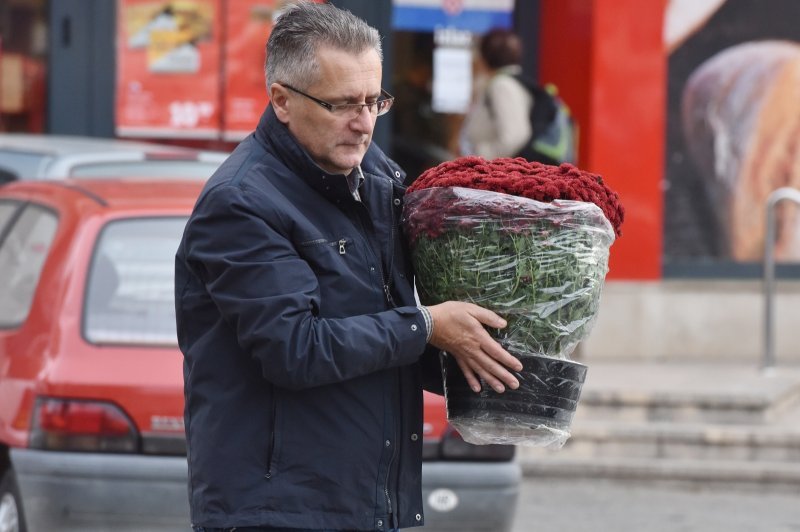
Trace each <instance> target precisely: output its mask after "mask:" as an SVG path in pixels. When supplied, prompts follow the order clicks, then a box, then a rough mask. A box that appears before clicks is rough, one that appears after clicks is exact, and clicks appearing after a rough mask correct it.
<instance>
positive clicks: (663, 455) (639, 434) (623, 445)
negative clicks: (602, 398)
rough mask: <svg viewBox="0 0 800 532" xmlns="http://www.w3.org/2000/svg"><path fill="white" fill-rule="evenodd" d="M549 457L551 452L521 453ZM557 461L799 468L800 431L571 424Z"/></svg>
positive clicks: (788, 425)
mask: <svg viewBox="0 0 800 532" xmlns="http://www.w3.org/2000/svg"><path fill="white" fill-rule="evenodd" d="M520 453H521V454H523V455H525V456H528V457H530V458H533V457H537V456H538V457H549V456H551V455H552V453H553V451H551V450H549V449H541V448H529V447H528V448H520ZM556 453H557V455H558V456H559V457H571V458H585V459H591V458H636V459H651V460H652V459H658V460H662V459H666V460H672V459H676V460H703V461H705V460H722V461H734V460H735V461H741V462H753V461H763V462H793V463H794V462H797V463H800V425H798V424H797V423H796V422H794V420H793V419H791V420H790V419H787V420H786V422H785V423H783V422H778V423H772V424H769V425H720V424H718V425H710V424H688V423H670V422H650V423H627V422H611V423H607V422H592V421H582V422H577V423H573V425H572V435H571V437H570V439H569V440H567V442H566V444H565V445H564V447H563V448H561V449H560V450H558V451H556Z"/></svg>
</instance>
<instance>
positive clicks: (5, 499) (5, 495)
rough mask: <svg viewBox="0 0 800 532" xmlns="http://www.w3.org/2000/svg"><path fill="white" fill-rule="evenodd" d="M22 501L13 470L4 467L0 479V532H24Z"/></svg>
mask: <svg viewBox="0 0 800 532" xmlns="http://www.w3.org/2000/svg"><path fill="white" fill-rule="evenodd" d="M26 530H27V529H26V528H25V519H24V517H23V514H22V499H21V498H20V496H19V486H18V485H17V479H16V477H15V476H14V470H13V469H11V467H10V466H9V467H6V468H5V471H3V476H2V478H0V532H26Z"/></svg>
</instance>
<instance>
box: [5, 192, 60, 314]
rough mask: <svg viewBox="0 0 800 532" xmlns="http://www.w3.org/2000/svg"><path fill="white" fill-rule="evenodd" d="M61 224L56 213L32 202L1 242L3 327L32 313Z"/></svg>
mask: <svg viewBox="0 0 800 532" xmlns="http://www.w3.org/2000/svg"><path fill="white" fill-rule="evenodd" d="M6 215H7V214H6ZM3 216H4V214H3V211H2V207H0V219H2V217H3ZM57 226H58V218H57V217H56V215H55V213H53V212H52V211H50V210H48V209H45V208H44V207H41V206H38V205H28V206H27V207H25V210H24V211H22V214H21V215H20V216H19V217H18V218H16V220H15V221H14V222H13V225H12V226H11V228H10V230H9V231H8V232H7V233H5V237H4V238H3V240H2V242H0V286H2V289H0V328H12V327H17V326H19V325H21V324H22V323H23V322H24V321H25V318H27V317H28V312H30V307H31V303H32V301H33V294H34V292H35V291H36V285H37V283H38V282H39V276H40V275H41V273H42V267H43V266H44V261H45V259H46V258H47V253H48V251H49V250H50V245H51V244H52V243H53V237H54V236H55V234H56V227H57Z"/></svg>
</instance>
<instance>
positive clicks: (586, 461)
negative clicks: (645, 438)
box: [520, 453, 800, 493]
mask: <svg viewBox="0 0 800 532" xmlns="http://www.w3.org/2000/svg"><path fill="white" fill-rule="evenodd" d="M520 464H521V466H522V472H523V475H524V476H526V477H533V478H542V479H547V478H602V479H614V480H630V481H635V482H641V483H643V484H652V483H670V484H674V483H678V484H687V485H689V486H690V487H692V488H700V487H708V486H714V485H719V486H724V487H725V488H726V489H733V488H741V489H756V490H759V491H764V492H775V491H789V492H792V493H798V492H800V464H797V463H787V462H743V461H741V460H728V461H725V460H674V459H669V460H667V459H665V460H651V459H647V458H608V457H606V458H576V457H569V456H562V455H559V454H552V455H550V456H547V457H542V456H536V457H531V456H529V455H527V454H526V453H520Z"/></svg>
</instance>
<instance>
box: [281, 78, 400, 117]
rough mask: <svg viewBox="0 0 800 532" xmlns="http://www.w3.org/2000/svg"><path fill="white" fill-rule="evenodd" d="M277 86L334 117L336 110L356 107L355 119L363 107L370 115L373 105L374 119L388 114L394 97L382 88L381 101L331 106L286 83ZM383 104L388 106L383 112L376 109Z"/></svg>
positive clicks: (331, 104)
mask: <svg viewBox="0 0 800 532" xmlns="http://www.w3.org/2000/svg"><path fill="white" fill-rule="evenodd" d="M279 85H281V86H282V87H286V88H287V89H289V90H290V91H292V92H296V93H297V94H299V95H300V96H305V97H306V98H308V99H309V100H311V101H312V102H314V103H316V104H317V105H319V106H320V107H322V108H324V109H325V110H327V111H328V112H329V113H332V114H334V115H335V114H336V110H337V109H353V110H355V108H356V107H360V109H359V110H358V113H354V114H353V118H356V117H357V116H359V115H361V111H362V110H363V109H364V107H366V108H367V111H369V113H370V114H372V111H370V110H369V108H370V107H371V106H373V105H374V106H375V111H376V113H375V117H379V116H383V115H385V114H386V113H388V112H389V110H390V109H391V108H392V104H394V96H392V95H391V94H389V93H388V92H386V91H385V90H384V89H383V88H381V96H383V99H382V100H381V99H378V100H375V101H374V102H372V103H340V104H333V103H329V102H326V101H325V100H320V99H319V98H315V97H313V96H311V95H310V94H306V93H305V92H303V91H301V90H300V89H296V88H294V87H292V86H291V85H287V84H286V83H279ZM383 102H388V105H387V106H386V107H384V110H383V111H382V110H381V109H378V104H380V103H383Z"/></svg>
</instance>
